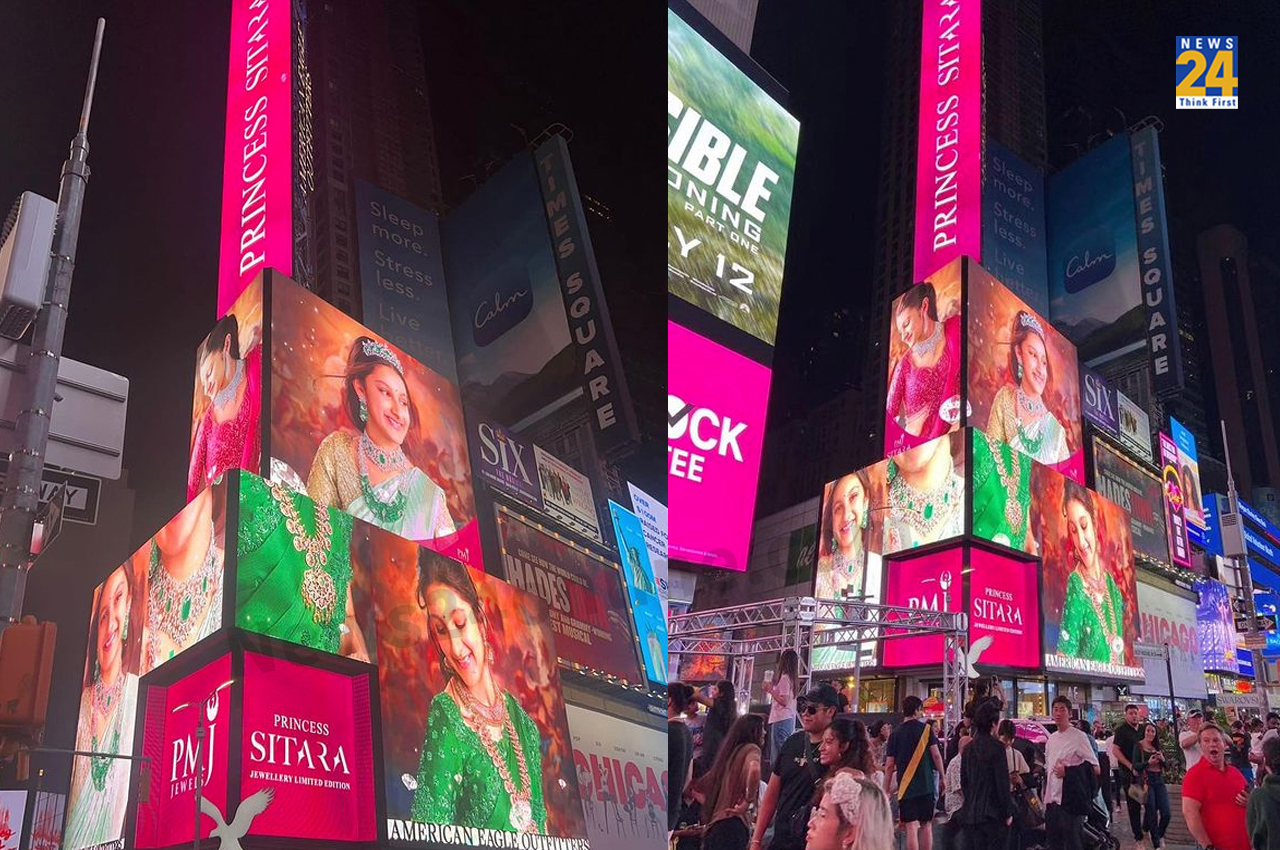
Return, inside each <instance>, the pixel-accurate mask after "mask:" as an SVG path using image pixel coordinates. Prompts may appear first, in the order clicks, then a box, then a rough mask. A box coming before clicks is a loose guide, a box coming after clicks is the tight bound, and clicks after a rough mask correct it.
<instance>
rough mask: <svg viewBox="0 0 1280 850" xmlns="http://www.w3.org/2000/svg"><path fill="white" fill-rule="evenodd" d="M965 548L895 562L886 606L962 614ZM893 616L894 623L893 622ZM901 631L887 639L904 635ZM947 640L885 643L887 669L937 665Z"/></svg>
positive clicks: (890, 570)
mask: <svg viewBox="0 0 1280 850" xmlns="http://www.w3.org/2000/svg"><path fill="white" fill-rule="evenodd" d="M963 554H964V549H963V547H961V546H959V545H957V546H953V547H951V548H949V549H944V550H942V551H941V552H934V553H932V554H929V555H921V556H920V557H917V558H909V559H907V560H905V561H891V562H890V563H889V565H888V566H887V567H886V569H885V572H886V573H887V574H888V580H887V581H886V583H885V591H884V604H885V605H896V606H899V607H902V608H916V609H921V610H925V611H959V610H960V590H961V588H960V579H961V571H962V569H963V566H964V564H963ZM892 618H893V617H892V615H890V619H892ZM902 633H903V632H902V631H900V630H897V629H888V630H886V632H885V634H886V635H894V634H902ZM942 644H943V638H942V635H940V634H931V635H924V636H922V637H896V638H894V639H893V640H886V641H885V642H884V666H886V667H918V666H921V665H926V664H937V663H938V661H939V659H941V658H942V649H943V646H942Z"/></svg>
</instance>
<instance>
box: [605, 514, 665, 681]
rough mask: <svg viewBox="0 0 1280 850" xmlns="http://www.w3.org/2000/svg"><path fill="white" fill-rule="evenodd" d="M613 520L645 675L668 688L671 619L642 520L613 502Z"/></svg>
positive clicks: (611, 515)
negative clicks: (669, 620)
mask: <svg viewBox="0 0 1280 850" xmlns="http://www.w3.org/2000/svg"><path fill="white" fill-rule="evenodd" d="M609 516H610V517H612V519H613V532H614V537H615V539H616V540H617V541H618V557H619V559H620V560H621V562H622V576H623V578H624V579H625V580H626V583H627V594H628V595H629V596H630V597H631V616H632V619H633V620H634V621H635V624H636V638H637V639H638V640H639V642H640V655H641V657H643V658H644V667H645V672H646V673H647V674H648V676H649V681H650V682H655V683H657V684H658V685H661V686H665V685H666V684H667V618H666V614H665V613H664V612H663V610H662V597H661V596H660V595H659V593H658V581H657V578H656V577H655V576H654V574H653V565H652V564H650V562H649V549H648V547H647V546H646V545H645V540H644V528H643V527H641V525H640V518H639V517H637V516H636V515H635V514H633V513H632V512H631V511H629V510H627V509H626V508H624V507H622V506H621V505H619V504H616V503H615V502H613V501H612V500H610V502H609Z"/></svg>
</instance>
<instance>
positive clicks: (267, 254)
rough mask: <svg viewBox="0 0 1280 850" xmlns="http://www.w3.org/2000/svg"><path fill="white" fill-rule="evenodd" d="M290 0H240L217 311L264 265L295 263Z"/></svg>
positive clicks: (288, 267)
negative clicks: (281, 0)
mask: <svg viewBox="0 0 1280 850" xmlns="http://www.w3.org/2000/svg"><path fill="white" fill-rule="evenodd" d="M291 26H292V16H291V15H290V13H289V8H288V6H287V5H286V4H280V3H277V4H276V5H275V6H272V5H271V4H270V3H266V2H263V0H233V2H232V3H231V45H230V50H229V56H228V61H227V126H226V141H225V144H224V147H223V157H222V233H221V237H220V239H219V250H218V315H219V316H222V315H223V314H224V313H225V312H226V311H227V310H228V309H229V308H230V307H231V305H232V304H233V303H235V300H236V299H237V298H239V297H240V293H241V292H243V291H244V289H245V287H247V286H248V285H249V284H250V283H252V282H253V279H254V277H256V276H257V275H258V274H260V273H261V272H262V271H263V270H264V269H268V268H273V269H277V270H279V271H280V272H283V273H284V274H290V273H291V272H292V270H293V201H292V196H291V193H292V185H293V141H292V139H293V123H292V122H293V102H292V99H293V91H292V90H293V86H292V83H291V79H292V74H293V71H292V67H293V41H292V35H293V34H292V32H291Z"/></svg>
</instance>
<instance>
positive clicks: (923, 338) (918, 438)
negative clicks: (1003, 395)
mask: <svg viewBox="0 0 1280 850" xmlns="http://www.w3.org/2000/svg"><path fill="white" fill-rule="evenodd" d="M962 270H963V260H959V259H957V260H954V261H953V262H951V263H948V264H947V265H946V266H944V267H943V268H941V269H938V270H937V271H936V272H934V273H933V274H932V275H930V276H929V279H928V280H925V281H921V282H920V283H917V284H916V285H915V286H913V287H911V288H910V289H908V290H907V291H906V292H905V293H903V294H902V295H901V296H899V297H898V298H897V300H895V301H894V302H893V308H892V309H891V311H890V315H891V316H892V330H891V331H890V332H889V381H888V384H887V385H886V386H887V387H888V390H887V393H886V398H885V411H884V453H885V454H886V455H889V456H892V455H895V454H897V453H898V452H900V451H903V450H904V449H909V448H911V447H912V446H918V445H920V444H921V443H924V442H928V441H929V440H932V439H935V438H937V437H941V436H942V435H943V434H947V433H950V432H951V431H954V430H955V429H956V428H959V427H960V418H961V417H960V361H961V359H962V357H961V354H962V352H961V346H960V342H961V337H962V336H963V334H964V327H963V325H964V320H963V319H962V317H961V307H962V301H963V298H962V295H961V280H960V278H961V274H962Z"/></svg>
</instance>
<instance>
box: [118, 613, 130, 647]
mask: <svg viewBox="0 0 1280 850" xmlns="http://www.w3.org/2000/svg"><path fill="white" fill-rule="evenodd" d="M128 640H129V615H128V613H126V614H125V615H124V625H123V626H121V627H120V642H121V643H127V642H128Z"/></svg>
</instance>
